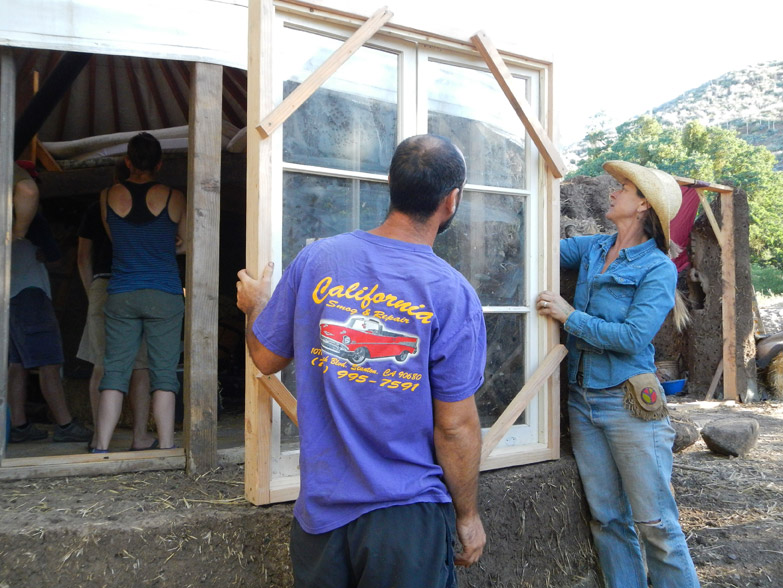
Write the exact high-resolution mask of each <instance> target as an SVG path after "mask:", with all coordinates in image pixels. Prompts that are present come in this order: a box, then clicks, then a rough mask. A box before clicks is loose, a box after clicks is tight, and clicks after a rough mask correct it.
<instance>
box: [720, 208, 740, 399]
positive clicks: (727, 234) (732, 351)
mask: <svg viewBox="0 0 783 588" xmlns="http://www.w3.org/2000/svg"><path fill="white" fill-rule="evenodd" d="M720 209H721V217H722V221H723V222H722V224H723V229H722V233H723V238H722V241H723V246H722V247H721V253H720V256H721V272H722V278H723V279H722V282H723V308H722V312H723V399H724V400H736V399H737V324H736V319H737V312H736V308H735V305H736V298H737V293H736V280H735V274H736V271H735V270H736V260H735V255H734V195H733V194H721V206H720Z"/></svg>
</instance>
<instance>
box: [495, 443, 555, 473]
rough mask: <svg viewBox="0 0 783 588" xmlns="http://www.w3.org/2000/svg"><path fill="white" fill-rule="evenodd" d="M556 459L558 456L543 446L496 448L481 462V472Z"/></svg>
mask: <svg viewBox="0 0 783 588" xmlns="http://www.w3.org/2000/svg"><path fill="white" fill-rule="evenodd" d="M557 458H558V456H557V455H554V454H553V452H552V450H551V449H550V448H548V447H546V446H544V445H543V444H536V445H525V446H524V447H498V448H497V449H495V451H494V452H493V453H492V455H490V456H489V457H488V458H487V459H486V460H482V461H481V471H482V472H486V471H488V470H496V469H499V468H508V467H514V466H521V465H527V464H529V463H541V462H542V461H547V460H550V459H557Z"/></svg>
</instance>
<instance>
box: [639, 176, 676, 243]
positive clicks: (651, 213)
mask: <svg viewBox="0 0 783 588" xmlns="http://www.w3.org/2000/svg"><path fill="white" fill-rule="evenodd" d="M636 194H637V195H638V196H639V198H645V195H644V194H642V191H641V190H639V188H636ZM642 230H643V231H644V234H645V235H647V237H649V238H650V239H653V240H655V245H656V246H657V247H658V249H660V250H661V251H663V252H664V253H665V254H666V255H669V243H667V242H666V236H665V235H664V234H663V226H662V225H661V221H660V219H659V218H658V215H657V214H656V213H655V210H653V208H652V206H651V207H650V208H648V209H647V211H646V212H645V214H644V218H643V219H642Z"/></svg>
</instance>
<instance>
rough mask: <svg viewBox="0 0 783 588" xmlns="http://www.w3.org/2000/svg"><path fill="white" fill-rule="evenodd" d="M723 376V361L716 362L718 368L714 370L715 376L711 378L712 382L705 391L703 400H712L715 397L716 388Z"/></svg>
mask: <svg viewBox="0 0 783 588" xmlns="http://www.w3.org/2000/svg"><path fill="white" fill-rule="evenodd" d="M722 375H723V359H722V358H721V360H720V361H719V362H718V367H717V368H716V369H715V374H714V375H713V376H712V382H710V387H709V389H708V390H707V394H706V395H705V396H704V400H712V399H713V398H714V397H715V390H717V388H718V382H720V377H721V376H722Z"/></svg>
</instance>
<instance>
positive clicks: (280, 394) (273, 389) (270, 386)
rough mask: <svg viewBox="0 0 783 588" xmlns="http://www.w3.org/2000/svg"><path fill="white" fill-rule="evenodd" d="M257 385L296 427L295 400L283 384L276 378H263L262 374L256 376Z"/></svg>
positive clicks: (297, 422) (297, 424)
mask: <svg viewBox="0 0 783 588" xmlns="http://www.w3.org/2000/svg"><path fill="white" fill-rule="evenodd" d="M256 378H257V379H258V383H259V384H260V385H261V386H262V387H263V388H264V390H266V391H267V393H268V394H269V395H270V396H271V397H272V398H274V399H275V401H276V402H277V403H278V404H279V405H280V408H282V409H283V412H284V413H285V414H286V415H288V418H289V419H291V420H292V421H293V422H294V424H295V425H296V426H297V427H298V426H299V421H298V420H297V418H296V398H294V395H293V394H291V393H290V392H289V391H288V388H286V387H285V386H284V385H283V383H282V382H281V381H280V380H279V379H278V378H277V377H276V376H265V375H264V374H258V375H256Z"/></svg>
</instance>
